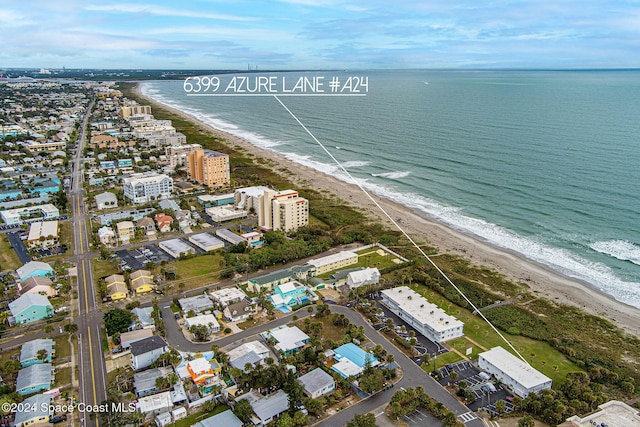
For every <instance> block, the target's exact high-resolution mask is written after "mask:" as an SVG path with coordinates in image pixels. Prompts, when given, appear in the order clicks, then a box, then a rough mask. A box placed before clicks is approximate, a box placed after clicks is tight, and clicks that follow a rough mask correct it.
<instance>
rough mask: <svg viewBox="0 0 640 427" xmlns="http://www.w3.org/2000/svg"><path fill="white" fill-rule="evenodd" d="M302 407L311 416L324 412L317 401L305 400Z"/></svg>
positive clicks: (320, 403)
mask: <svg viewBox="0 0 640 427" xmlns="http://www.w3.org/2000/svg"><path fill="white" fill-rule="evenodd" d="M304 407H305V408H307V411H309V413H310V414H313V415H320V414H322V413H323V412H324V407H323V405H322V402H321V401H320V400H318V399H305V400H304Z"/></svg>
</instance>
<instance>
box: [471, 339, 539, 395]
mask: <svg viewBox="0 0 640 427" xmlns="http://www.w3.org/2000/svg"><path fill="white" fill-rule="evenodd" d="M478 366H479V367H480V369H482V370H484V371H486V372H487V373H489V374H491V375H493V376H494V377H496V378H497V379H498V380H500V381H501V382H502V383H503V384H504V385H506V386H507V387H509V389H511V391H513V392H514V393H515V394H517V395H518V396H520V397H522V398H523V399H524V398H525V397H527V396H528V395H529V394H531V393H539V392H541V391H542V390H545V389H548V388H551V378H549V377H547V376H546V375H544V374H543V373H542V372H540V371H538V370H536V369H534V368H533V367H532V366H531V365H529V364H528V363H527V362H525V361H524V360H522V359H520V358H519V357H516V356H514V355H513V354H511V353H509V352H508V351H507V350H505V349H504V348H502V347H494V348H492V349H491V350H489V351H485V352H483V353H480V354H479V355H478Z"/></svg>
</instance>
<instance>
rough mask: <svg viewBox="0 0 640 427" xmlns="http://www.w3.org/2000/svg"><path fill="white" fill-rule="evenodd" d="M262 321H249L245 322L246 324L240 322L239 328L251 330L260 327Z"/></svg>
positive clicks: (254, 319)
mask: <svg viewBox="0 0 640 427" xmlns="http://www.w3.org/2000/svg"><path fill="white" fill-rule="evenodd" d="M260 323H261V322H260V319H256V318H253V319H249V320H245V321H244V322H240V323H238V328H240V329H242V330H245V329H251V328H253V327H254V326H258V325H259V324H260Z"/></svg>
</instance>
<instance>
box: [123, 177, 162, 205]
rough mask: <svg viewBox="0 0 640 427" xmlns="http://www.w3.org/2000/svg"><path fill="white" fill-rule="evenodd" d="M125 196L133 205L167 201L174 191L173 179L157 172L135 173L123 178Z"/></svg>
mask: <svg viewBox="0 0 640 427" xmlns="http://www.w3.org/2000/svg"><path fill="white" fill-rule="evenodd" d="M122 185H123V187H124V196H125V197H126V198H128V199H129V200H131V202H132V203H148V202H151V201H154V200H160V199H166V198H167V197H170V196H171V192H172V191H173V179H171V178H170V177H168V176H167V175H164V174H158V173H155V172H145V173H134V174H133V175H131V176H129V177H127V178H123V179H122Z"/></svg>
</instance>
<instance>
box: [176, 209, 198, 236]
mask: <svg viewBox="0 0 640 427" xmlns="http://www.w3.org/2000/svg"><path fill="white" fill-rule="evenodd" d="M176 221H178V226H179V227H180V230H183V231H184V229H185V228H187V227H191V226H192V225H194V221H193V218H192V217H191V212H189V211H187V210H181V211H178V212H176Z"/></svg>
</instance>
